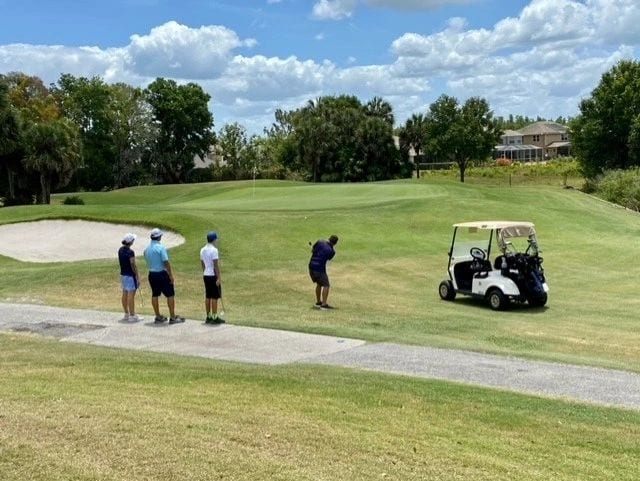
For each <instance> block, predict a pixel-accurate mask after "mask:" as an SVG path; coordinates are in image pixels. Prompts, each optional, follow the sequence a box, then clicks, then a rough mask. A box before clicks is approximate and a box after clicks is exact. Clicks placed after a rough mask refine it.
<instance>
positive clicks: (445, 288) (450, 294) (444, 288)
mask: <svg viewBox="0 0 640 481" xmlns="http://www.w3.org/2000/svg"><path fill="white" fill-rule="evenodd" d="M438 292H439V293H440V299H443V300H445V301H453V300H454V299H455V298H456V291H455V290H454V289H453V282H451V281H449V280H447V281H442V282H441V283H440V287H439V288H438Z"/></svg>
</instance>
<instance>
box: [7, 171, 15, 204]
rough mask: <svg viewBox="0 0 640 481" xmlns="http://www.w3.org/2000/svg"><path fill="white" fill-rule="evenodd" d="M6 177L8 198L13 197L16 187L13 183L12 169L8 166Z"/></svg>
mask: <svg viewBox="0 0 640 481" xmlns="http://www.w3.org/2000/svg"><path fill="white" fill-rule="evenodd" d="M7 178H8V179H9V198H10V199H15V197H16V188H15V185H14V183H13V171H12V170H11V169H10V168H9V167H7Z"/></svg>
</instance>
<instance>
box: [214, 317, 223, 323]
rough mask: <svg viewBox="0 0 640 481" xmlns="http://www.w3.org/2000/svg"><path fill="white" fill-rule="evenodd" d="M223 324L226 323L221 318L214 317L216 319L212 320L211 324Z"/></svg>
mask: <svg viewBox="0 0 640 481" xmlns="http://www.w3.org/2000/svg"><path fill="white" fill-rule="evenodd" d="M225 322H226V321H225V320H224V319H223V318H221V317H216V318H215V319H214V320H213V323H214V324H224V323H225Z"/></svg>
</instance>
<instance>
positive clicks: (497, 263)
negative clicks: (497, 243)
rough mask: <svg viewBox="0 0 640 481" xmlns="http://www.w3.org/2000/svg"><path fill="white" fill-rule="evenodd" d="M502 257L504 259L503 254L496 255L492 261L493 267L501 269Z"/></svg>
mask: <svg viewBox="0 0 640 481" xmlns="http://www.w3.org/2000/svg"><path fill="white" fill-rule="evenodd" d="M502 259H504V256H503V255H499V256H498V257H496V260H495V262H494V263H493V268H494V269H502Z"/></svg>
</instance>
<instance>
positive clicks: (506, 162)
mask: <svg viewBox="0 0 640 481" xmlns="http://www.w3.org/2000/svg"><path fill="white" fill-rule="evenodd" d="M511 164H512V162H511V159H507V158H506V157H500V158H499V159H496V165H497V166H498V167H509V166H510V165H511Z"/></svg>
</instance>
